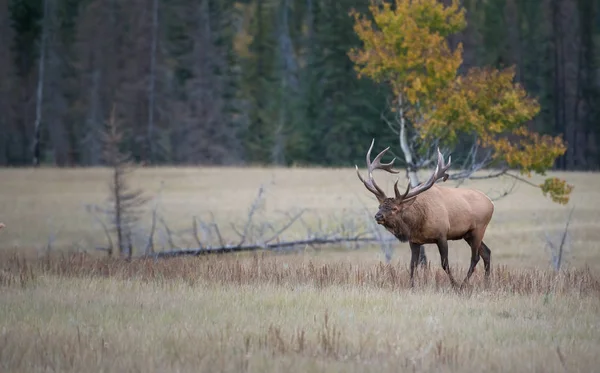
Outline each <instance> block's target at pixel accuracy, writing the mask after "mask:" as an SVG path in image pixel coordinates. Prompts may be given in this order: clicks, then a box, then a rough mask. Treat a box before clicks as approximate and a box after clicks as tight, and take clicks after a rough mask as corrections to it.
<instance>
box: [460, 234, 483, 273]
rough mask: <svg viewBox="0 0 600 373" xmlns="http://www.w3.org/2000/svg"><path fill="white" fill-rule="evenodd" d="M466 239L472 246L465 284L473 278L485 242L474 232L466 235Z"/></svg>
mask: <svg viewBox="0 0 600 373" xmlns="http://www.w3.org/2000/svg"><path fill="white" fill-rule="evenodd" d="M465 241H467V243H468V244H469V246H470V247H471V265H470V266H469V271H468V272H467V277H465V280H464V281H463V284H465V283H467V282H468V281H469V279H470V278H471V275H472V274H473V272H474V271H475V267H476V266H477V263H479V255H480V252H481V244H482V242H483V241H482V240H481V238H479V237H477V235H476V234H473V233H471V234H468V235H467V236H465Z"/></svg>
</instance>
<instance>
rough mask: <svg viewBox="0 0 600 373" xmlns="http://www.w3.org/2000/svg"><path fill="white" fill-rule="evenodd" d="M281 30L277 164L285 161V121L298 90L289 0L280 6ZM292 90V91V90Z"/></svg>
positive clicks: (274, 154) (275, 143)
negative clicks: (289, 16) (289, 18)
mask: <svg viewBox="0 0 600 373" xmlns="http://www.w3.org/2000/svg"><path fill="white" fill-rule="evenodd" d="M278 29H279V30H278V31H279V33H278V34H279V51H278V52H279V53H278V60H279V66H280V69H279V72H280V73H279V78H280V79H281V80H280V94H279V97H280V100H281V101H280V102H279V113H278V120H277V121H278V123H277V127H276V128H275V134H274V141H273V148H272V151H271V161H272V162H273V163H275V164H279V165H281V164H283V163H285V143H286V133H285V123H286V121H287V117H288V110H289V102H290V98H292V99H293V97H294V95H293V93H291V92H297V89H298V82H297V80H296V76H295V74H296V71H297V64H296V59H295V56H294V50H293V47H292V38H291V36H290V28H289V23H288V0H283V1H282V4H281V8H280V18H279V22H278ZM290 91H291V92H290Z"/></svg>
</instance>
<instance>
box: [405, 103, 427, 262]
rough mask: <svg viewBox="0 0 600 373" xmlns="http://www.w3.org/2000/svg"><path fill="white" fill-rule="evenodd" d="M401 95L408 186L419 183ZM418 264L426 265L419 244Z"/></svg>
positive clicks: (425, 258)
mask: <svg viewBox="0 0 600 373" xmlns="http://www.w3.org/2000/svg"><path fill="white" fill-rule="evenodd" d="M403 104H404V103H403V98H402V96H399V97H398V119H399V121H400V132H399V140H400V148H401V149H402V153H404V160H405V161H406V172H407V174H408V179H409V180H410V186H411V187H413V188H414V187H416V186H417V185H419V175H417V168H416V167H415V162H414V157H413V154H412V151H411V149H410V146H409V144H408V134H407V129H406V119H405V118H404V105H403ZM419 264H421V265H427V256H426V255H425V247H424V246H423V245H421V248H420V252H419Z"/></svg>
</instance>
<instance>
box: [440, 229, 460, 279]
mask: <svg viewBox="0 0 600 373" xmlns="http://www.w3.org/2000/svg"><path fill="white" fill-rule="evenodd" d="M437 247H438V250H439V251H440V259H441V260H442V268H444V271H446V273H447V274H448V277H449V278H450V282H451V283H452V286H454V287H456V286H457V284H456V281H454V277H452V273H450V266H449V265H448V241H447V240H446V239H445V238H442V239H440V240H438V242H437Z"/></svg>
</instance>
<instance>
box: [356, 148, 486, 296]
mask: <svg viewBox="0 0 600 373" xmlns="http://www.w3.org/2000/svg"><path fill="white" fill-rule="evenodd" d="M374 143H375V139H373V141H371V146H370V147H369V151H368V152H367V172H368V179H367V180H366V181H365V180H364V179H363V177H362V176H361V175H360V172H359V170H358V166H356V173H357V175H358V178H359V179H360V181H362V183H363V184H364V185H365V187H366V188H367V189H368V190H369V191H370V192H371V193H373V194H374V195H375V197H377V200H378V201H379V211H377V214H375V221H376V222H377V224H380V225H383V226H384V227H385V228H386V229H387V230H388V231H389V232H390V233H392V234H393V235H394V236H395V237H396V238H397V239H398V240H399V241H400V242H407V241H408V243H409V245H410V250H411V260H410V286H411V287H413V286H414V270H415V268H416V266H417V261H418V259H419V252H420V246H421V245H424V244H436V245H437V247H438V249H439V252H440V258H441V261H442V268H443V269H444V271H445V272H446V273H447V274H448V277H449V278H450V282H451V283H452V285H453V286H454V287H456V286H457V284H456V281H455V280H454V278H453V276H452V273H451V272H450V267H449V265H448V240H453V241H455V240H461V239H464V240H465V241H466V242H467V243H468V244H469V246H470V247H471V266H470V267H469V271H468V272H467V276H466V277H465V279H464V281H463V284H465V283H467V282H468V280H469V278H470V277H471V275H472V274H473V271H474V270H475V266H476V265H477V263H478V262H479V257H481V258H482V259H483V263H484V266H485V277H486V280H487V279H489V275H490V262H491V256H492V253H491V251H490V249H489V248H488V247H487V246H486V244H485V243H483V236H484V234H485V230H486V228H487V226H488V224H489V222H490V220H491V219H492V214H493V213H494V204H493V203H492V201H491V199H490V198H489V197H488V196H486V195H485V194H484V193H483V192H481V191H479V190H475V189H466V188H465V189H459V188H448V187H442V186H439V185H436V184H435V183H436V181H437V180H438V179H443V181H446V180H447V179H448V176H449V175H448V174H447V173H446V171H447V170H448V168H449V167H450V164H451V157H449V158H448V164H445V163H444V158H443V156H442V153H441V152H440V150H439V148H438V149H437V166H436V168H435V171H434V172H433V173H432V174H431V176H430V177H429V178H428V179H427V180H426V181H425V182H423V183H421V184H419V185H417V186H415V187H414V188H411V185H410V182H409V183H408V186H407V188H406V191H405V192H404V193H403V194H401V193H400V192H399V191H398V181H399V180H396V182H395V184H394V193H395V196H394V197H387V196H386V195H385V193H384V192H383V190H382V189H381V188H380V187H379V186H378V185H377V184H376V183H375V180H373V171H374V170H377V169H380V170H384V171H387V172H389V173H393V174H397V173H398V172H399V171H397V170H394V169H393V168H392V167H393V164H394V161H395V160H396V158H394V159H392V161H391V162H389V163H381V158H382V157H383V155H384V154H385V153H386V152H387V151H388V150H389V147H387V148H385V149H384V150H382V151H381V153H379V154H378V155H377V156H376V157H375V159H374V160H373V162H371V151H372V150H373V145H374Z"/></svg>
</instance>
